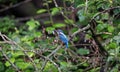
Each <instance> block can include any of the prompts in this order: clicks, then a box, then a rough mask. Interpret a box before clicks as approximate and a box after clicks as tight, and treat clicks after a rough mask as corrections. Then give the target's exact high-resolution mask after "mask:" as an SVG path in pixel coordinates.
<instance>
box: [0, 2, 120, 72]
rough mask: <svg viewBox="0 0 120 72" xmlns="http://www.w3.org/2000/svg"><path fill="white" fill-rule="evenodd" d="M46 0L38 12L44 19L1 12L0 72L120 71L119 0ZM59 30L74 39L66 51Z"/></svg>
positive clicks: (71, 39)
mask: <svg viewBox="0 0 120 72" xmlns="http://www.w3.org/2000/svg"><path fill="white" fill-rule="evenodd" d="M43 1H44V3H43V6H45V8H41V9H38V11H37V12H36V15H42V14H45V15H48V16H47V17H46V18H45V19H44V17H43V18H42V17H41V18H39V17H38V18H37V17H30V18H29V19H27V20H25V21H20V20H19V18H17V17H15V16H14V15H12V16H11V15H7V16H6V15H5V16H0V72H100V71H101V72H103V70H104V72H119V71H120V0H62V3H63V6H59V5H57V3H56V0H43ZM5 3H6V0H5V1H3V0H0V4H5ZM10 3H11V4H17V3H19V1H18V2H17V0H10ZM50 4H53V5H54V7H50ZM67 6H68V7H67ZM70 6H73V7H74V8H75V9H73V10H72V9H71V7H70ZM0 7H1V5H0ZM69 9H70V10H69ZM0 11H1V9H0ZM60 16H62V18H61V17H60ZM76 16H77V17H78V20H76ZM59 17H60V18H61V19H60V21H58V20H57V19H58V18H59ZM23 20H24V19H23ZM41 21H42V22H41ZM56 29H62V30H63V31H64V33H65V34H66V35H67V36H68V38H69V39H70V41H69V48H68V49H67V50H66V49H65V46H63V45H61V43H59V42H55V41H57V40H59V39H57V37H55V36H54V35H53V34H52V32H53V31H54V30H56ZM81 30H82V31H81ZM85 41H86V43H84V42H85ZM88 41H89V42H88Z"/></svg>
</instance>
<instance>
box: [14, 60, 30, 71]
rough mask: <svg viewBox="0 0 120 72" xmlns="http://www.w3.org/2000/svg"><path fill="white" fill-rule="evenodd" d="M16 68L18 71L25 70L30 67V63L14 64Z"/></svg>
mask: <svg viewBox="0 0 120 72" xmlns="http://www.w3.org/2000/svg"><path fill="white" fill-rule="evenodd" d="M16 65H17V67H19V68H20V69H22V70H23V69H26V68H27V67H28V66H30V63H25V62H16Z"/></svg>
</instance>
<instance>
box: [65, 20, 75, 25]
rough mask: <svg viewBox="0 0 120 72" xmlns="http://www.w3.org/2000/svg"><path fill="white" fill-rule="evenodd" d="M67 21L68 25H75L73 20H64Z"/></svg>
mask: <svg viewBox="0 0 120 72" xmlns="http://www.w3.org/2000/svg"><path fill="white" fill-rule="evenodd" d="M64 21H65V23H67V24H73V23H74V21H73V20H71V19H69V20H68V19H65V20H64Z"/></svg>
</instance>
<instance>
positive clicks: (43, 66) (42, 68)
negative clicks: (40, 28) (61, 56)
mask: <svg viewBox="0 0 120 72" xmlns="http://www.w3.org/2000/svg"><path fill="white" fill-rule="evenodd" d="M61 47H62V45H60V46H58V47H57V48H56V49H55V50H54V51H52V53H50V54H49V55H48V56H47V58H49V57H51V56H52V55H53V54H54V53H56V52H57V51H58V50H59V49H60V48H61ZM47 62H48V60H45V62H44V63H43V65H42V67H41V72H42V71H43V70H44V68H45V66H46V64H47Z"/></svg>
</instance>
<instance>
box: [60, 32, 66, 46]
mask: <svg viewBox="0 0 120 72" xmlns="http://www.w3.org/2000/svg"><path fill="white" fill-rule="evenodd" d="M59 38H60V40H61V41H62V42H63V43H64V44H65V45H66V48H68V38H67V37H66V35H65V34H64V33H62V32H61V33H60V34H59Z"/></svg>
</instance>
